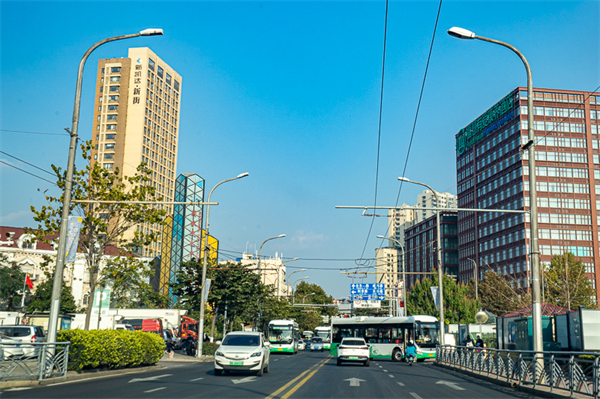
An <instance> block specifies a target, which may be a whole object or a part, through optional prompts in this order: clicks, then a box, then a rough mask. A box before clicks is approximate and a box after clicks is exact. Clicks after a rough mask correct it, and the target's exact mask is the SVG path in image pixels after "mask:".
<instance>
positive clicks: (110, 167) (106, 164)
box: [104, 163, 113, 169]
mask: <svg viewBox="0 0 600 399" xmlns="http://www.w3.org/2000/svg"><path fill="white" fill-rule="evenodd" d="M112 168H113V164H112V163H105V164H104V169H112Z"/></svg>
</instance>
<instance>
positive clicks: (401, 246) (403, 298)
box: [377, 236, 407, 316]
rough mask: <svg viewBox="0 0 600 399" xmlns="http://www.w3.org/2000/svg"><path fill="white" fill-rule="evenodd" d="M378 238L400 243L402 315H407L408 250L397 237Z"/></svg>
mask: <svg viewBox="0 0 600 399" xmlns="http://www.w3.org/2000/svg"><path fill="white" fill-rule="evenodd" d="M377 238H381V239H384V240H390V241H394V242H395V243H396V244H398V245H400V249H401V250H402V302H403V303H404V306H403V308H402V312H403V315H402V316H407V313H406V252H404V245H402V243H401V242H400V241H398V240H396V239H395V238H391V237H384V236H377ZM396 316H398V315H396Z"/></svg>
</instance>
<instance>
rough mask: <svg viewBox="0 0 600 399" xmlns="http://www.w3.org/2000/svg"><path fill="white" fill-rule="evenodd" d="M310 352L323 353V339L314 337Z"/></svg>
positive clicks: (311, 341)
mask: <svg viewBox="0 0 600 399" xmlns="http://www.w3.org/2000/svg"><path fill="white" fill-rule="evenodd" d="M310 351H311V352H312V351H321V352H323V338H320V337H312V338H311V339H310Z"/></svg>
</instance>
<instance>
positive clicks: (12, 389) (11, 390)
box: [6, 387, 31, 392]
mask: <svg viewBox="0 0 600 399" xmlns="http://www.w3.org/2000/svg"><path fill="white" fill-rule="evenodd" d="M28 389H31V388H30V387H22V388H11V389H7V390H6V392H14V391H26V390H28Z"/></svg>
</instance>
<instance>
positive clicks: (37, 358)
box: [0, 342, 70, 381]
mask: <svg viewBox="0 0 600 399" xmlns="http://www.w3.org/2000/svg"><path fill="white" fill-rule="evenodd" d="M69 345H70V342H56V343H47V342H35V343H33V342H32V343H27V344H8V343H2V344H0V381H11V380H36V379H37V380H45V379H50V378H57V377H65V376H66V375H67V365H68V363H69Z"/></svg>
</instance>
